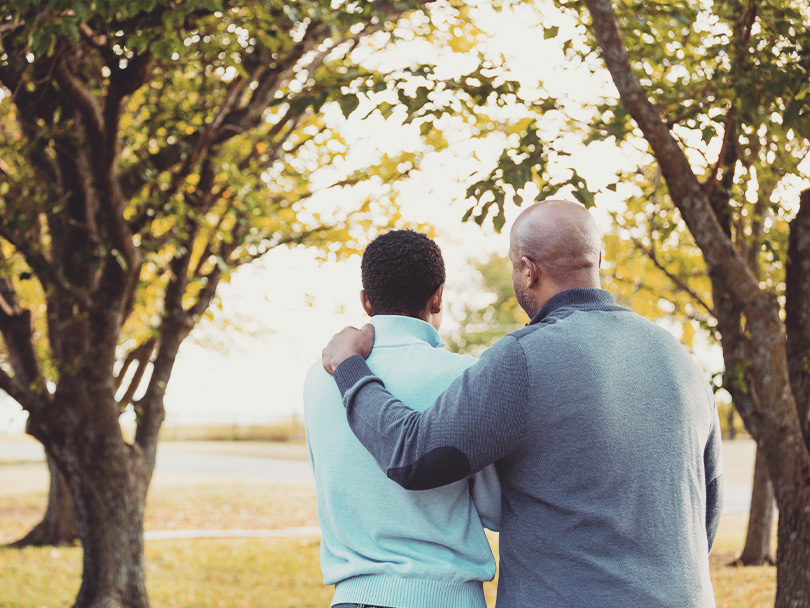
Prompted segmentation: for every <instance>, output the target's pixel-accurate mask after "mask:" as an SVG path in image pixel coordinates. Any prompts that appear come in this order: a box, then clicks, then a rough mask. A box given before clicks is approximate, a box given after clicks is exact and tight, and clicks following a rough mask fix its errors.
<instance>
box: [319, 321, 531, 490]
mask: <svg viewBox="0 0 810 608" xmlns="http://www.w3.org/2000/svg"><path fill="white" fill-rule="evenodd" d="M355 331H357V330H355ZM350 339H357V334H352V336H351V337H350ZM330 346H334V343H330ZM328 348H329V347H328ZM341 348H342V347H340V344H338V345H337V350H341ZM324 352H325V354H326V351H324ZM342 352H343V353H344V354H345V353H346V351H345V349H344V350H343V351H342ZM325 366H326V363H325ZM334 375H335V380H336V381H337V384H338V387H339V388H340V391H341V393H342V394H343V403H344V405H345V406H346V415H347V418H348V420H349V426H350V427H351V429H352V431H353V432H354V434H355V435H356V436H357V438H358V439H359V440H360V442H361V443H362V444H363V445H364V446H365V447H366V449H368V450H369V452H371V454H372V456H374V458H375V459H376V461H377V464H378V465H379V466H380V468H381V469H382V470H383V471H384V472H385V473H386V475H388V477H389V478H390V479H393V480H394V481H396V482H397V483H398V484H400V485H401V486H402V487H404V488H407V489H411V490H425V489H429V488H435V487H438V486H442V485H446V484H448V483H452V482H454V481H458V480H460V479H464V478H465V477H467V476H469V475H470V474H471V473H475V472H477V471H480V470H481V469H483V468H484V467H485V466H487V465H488V464H491V463H493V462H495V461H496V460H498V459H500V458H503V457H504V456H506V455H508V454H509V453H511V452H512V451H514V450H515V449H516V448H517V447H518V446H519V445H520V442H521V440H522V438H523V434H524V432H525V430H526V429H525V424H524V420H525V416H526V410H527V407H528V395H529V378H528V373H527V369H526V359H525V355H524V354H523V349H522V347H521V346H520V343H519V342H518V341H517V340H516V339H515V338H513V337H511V336H507V337H505V338H502V339H501V340H499V341H498V342H497V343H496V344H494V345H493V346H491V347H490V348H489V349H487V351H486V352H485V353H484V355H483V356H482V357H481V360H480V361H479V362H478V363H476V364H475V365H472V366H471V367H469V368H467V370H465V371H464V373H463V374H462V375H461V376H460V377H459V378H458V379H457V380H456V381H455V382H453V384H451V385H450V387H449V388H448V389H447V390H446V391H445V392H444V393H442V394H441V395H440V396H439V398H438V399H437V400H436V402H435V403H434V404H433V405H432V406H431V407H430V408H428V409H427V410H425V411H424V412H421V413H420V412H416V411H414V410H412V409H410V408H409V407H407V406H405V405H404V404H403V403H402V402H401V401H399V400H398V399H396V398H395V397H394V396H393V395H392V394H391V393H389V392H388V391H387V390H386V389H385V386H384V385H383V383H382V381H381V380H380V379H379V378H377V377H376V376H374V375H373V374H372V373H371V371H370V370H369V368H368V366H367V365H366V362H365V360H364V359H363V358H362V357H360V356H352V357H349V358H348V359H345V360H343V362H342V363H340V364H339V365H337V366H336V369H335V374H334Z"/></svg>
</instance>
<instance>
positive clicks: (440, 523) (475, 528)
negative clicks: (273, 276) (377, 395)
mask: <svg viewBox="0 0 810 608" xmlns="http://www.w3.org/2000/svg"><path fill="white" fill-rule="evenodd" d="M371 322H372V323H373V324H374V328H375V332H376V335H375V342H374V352H373V353H372V355H371V357H369V359H368V364H369V366H370V368H371V369H372V370H374V372H375V373H376V374H377V375H378V376H379V377H380V378H382V380H383V381H384V382H385V385H386V386H387V387H389V388H390V389H391V390H392V391H393V392H395V393H396V394H397V395H398V396H399V397H400V398H401V399H402V401H403V402H404V403H406V404H408V405H409V406H410V407H412V408H414V409H416V410H420V411H421V410H424V409H426V408H427V407H428V406H430V405H431V404H432V403H433V402H434V401H435V400H436V398H437V397H438V396H439V395H440V394H441V393H442V391H444V390H445V389H446V388H447V387H448V386H449V385H450V384H451V383H452V382H453V380H455V379H456V378H457V377H458V376H459V375H460V374H461V373H462V372H463V371H464V370H465V369H466V368H467V367H469V366H470V365H471V364H473V363H475V359H473V358H472V357H467V356H462V355H456V354H453V353H450V352H448V351H446V350H444V349H442V348H440V346H441V341H440V339H439V335H438V333H437V332H436V330H435V329H434V328H433V327H432V326H431V325H429V324H428V323H425V322H424V321H421V320H419V319H413V318H410V317H401V316H387V315H379V316H375V317H373V318H372V320H371ZM304 408H305V419H306V428H307V441H308V443H309V449H310V457H311V459H312V467H313V471H314V473H315V484H316V489H317V495H318V520H319V522H320V526H321V533H322V537H321V568H322V570H323V579H324V583H325V584H327V585H335V594H334V597H333V599H332V604H333V605H334V604H339V603H343V602H346V603H361V604H372V605H378V606H390V607H392V608H485V606H486V604H485V602H484V594H483V589H482V581H488V580H491V579H492V578H493V577H494V575H495V560H494V558H493V556H492V552H491V550H490V548H489V544H488V542H487V538H486V536H485V534H484V530H483V527H482V521H483V522H484V523H485V524H486V525H487V527H489V528H491V529H497V526H498V522H499V520H500V508H501V494H500V485H499V483H498V480H497V477H496V475H495V472H494V469H493V468H492V467H489V468H487V469H485V470H484V471H482V472H481V473H479V474H478V475H476V476H475V477H474V478H472V479H471V480H469V481H468V480H467V479H463V480H461V481H457V482H455V483H453V484H450V485H448V486H445V487H442V488H436V489H432V490H425V491H419V492H412V491H408V490H404V489H402V488H401V487H400V486H399V485H398V484H397V483H395V482H394V481H391V480H390V479H388V478H387V477H386V475H385V474H384V473H383V472H382V471H380V468H379V467H378V466H377V463H376V462H375V461H374V458H372V456H371V455H370V454H369V453H368V452H367V451H366V449H365V448H364V447H363V446H362V445H361V444H360V442H359V441H358V440H357V439H356V438H355V436H354V434H352V432H351V430H350V429H349V425H348V424H347V422H346V414H345V410H344V409H343V403H342V400H341V395H340V392H339V391H338V388H337V386H336V385H335V382H334V380H333V379H332V377H331V376H329V375H328V374H327V373H326V372H325V371H324V370H323V367H322V366H321V363H320V362H318V363H316V364H315V365H313V367H312V369H311V370H310V371H309V375H308V376H307V379H306V384H305V386H304Z"/></svg>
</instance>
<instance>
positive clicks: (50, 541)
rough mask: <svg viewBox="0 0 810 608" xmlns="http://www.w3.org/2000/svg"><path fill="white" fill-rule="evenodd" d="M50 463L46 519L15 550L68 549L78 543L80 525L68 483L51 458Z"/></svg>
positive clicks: (14, 544) (19, 541)
mask: <svg viewBox="0 0 810 608" xmlns="http://www.w3.org/2000/svg"><path fill="white" fill-rule="evenodd" d="M46 454H47V452H46ZM47 460H48V472H49V473H50V478H51V482H50V488H49V490H48V508H47V510H46V511H45V516H44V517H43V518H42V521H41V522H39V523H38V524H37V525H36V526H34V528H33V530H31V531H30V532H29V533H28V534H26V535H25V536H24V537H23V538H21V539H20V540H18V541H17V542H15V543H13V544H12V545H11V546H12V547H17V548H19V547H29V546H45V545H51V546H66V545H72V544H73V543H74V542H75V541H77V540H78V539H79V523H78V521H77V520H76V510H75V509H74V508H73V499H72V498H71V497H70V490H69V488H68V485H67V482H66V481H65V478H64V476H63V475H62V474H61V473H60V472H59V469H58V468H57V466H56V463H55V462H54V461H53V458H51V456H50V455H47Z"/></svg>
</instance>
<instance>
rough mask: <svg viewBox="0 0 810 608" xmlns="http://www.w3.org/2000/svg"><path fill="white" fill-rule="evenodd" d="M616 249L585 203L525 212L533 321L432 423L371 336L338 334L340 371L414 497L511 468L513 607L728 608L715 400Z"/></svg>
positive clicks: (507, 593) (521, 278) (518, 244)
mask: <svg viewBox="0 0 810 608" xmlns="http://www.w3.org/2000/svg"><path fill="white" fill-rule="evenodd" d="M599 252H600V247H599V235H598V231H597V228H596V225H595V223H594V221H593V219H592V218H591V216H590V214H589V213H588V212H587V210H586V209H585V208H584V207H582V206H581V205H578V204H576V203H572V202H568V201H546V202H542V203H538V204H535V205H533V206H532V207H530V208H529V209H527V210H526V211H524V212H523V213H522V214H521V215H520V217H519V218H518V219H517V221H516V222H515V225H514V226H513V228H512V232H511V239H510V251H509V257H510V259H511V261H512V269H513V272H512V279H513V283H514V287H515V293H516V294H517V297H518V301H519V302H520V305H521V306H522V307H523V308H524V310H526V312H527V313H528V314H529V316H530V317H531V318H532V320H531V323H530V324H529V325H528V326H527V327H526V328H524V329H521V330H519V331H517V332H514V333H512V334H509V335H508V336H506V337H504V338H502V339H501V340H499V341H498V342H497V343H495V344H494V345H493V346H491V347H490V348H489V349H488V350H487V351H486V352H485V353H484V355H483V356H482V357H481V360H480V361H479V362H478V363H477V364H475V365H474V366H472V367H470V368H468V369H467V370H466V371H465V372H464V374H463V375H462V377H461V378H459V379H458V380H457V381H456V382H454V383H453V384H452V385H451V386H450V388H449V389H448V390H447V391H445V392H444V393H443V394H442V395H441V396H440V397H439V398H438V400H437V401H436V403H435V404H434V405H433V406H432V407H430V408H429V409H427V410H425V411H423V412H422V413H419V412H415V411H412V410H410V409H409V408H407V407H406V406H405V405H403V404H402V403H401V402H400V401H398V400H397V399H396V398H395V397H394V396H392V394H391V393H394V394H396V390H392V391H391V393H389V392H388V391H387V390H386V387H384V386H383V385H382V383H381V382H380V381H379V379H378V378H376V377H375V376H374V375H373V373H372V372H371V371H369V369H368V368H367V367H366V365H365V363H364V361H363V359H362V357H359V356H355V355H358V354H368V351H370V350H371V345H372V343H373V329H372V328H370V327H369V326H365V327H364V328H363V329H362V330H354V329H352V328H347V329H346V330H344V331H343V332H341V334H339V335H338V336H336V337H335V338H333V341H332V342H331V343H330V344H329V346H328V347H327V348H326V350H325V351H324V359H323V361H324V365H325V366H326V369H327V370H332V371H334V375H335V380H336V381H337V384H338V386H339V387H340V390H341V392H342V393H343V394H344V403H345V405H346V409H347V415H348V420H349V424H350V426H351V427H352V430H353V431H354V432H355V434H356V435H357V436H358V437H359V438H360V440H361V441H362V443H363V444H364V445H365V446H366V447H367V448H368V449H369V450H370V451H371V453H372V454H373V455H374V456H375V458H376V460H377V462H378V463H379V465H380V466H381V468H382V469H383V470H384V471H386V472H387V474H388V476H389V477H390V478H391V479H394V480H396V481H398V482H399V483H400V484H402V485H403V486H404V487H434V486H440V485H442V484H444V483H449V482H452V481H454V480H456V479H461V478H464V477H465V476H466V475H469V474H471V473H473V472H475V471H477V470H480V469H481V468H482V467H485V466H487V465H489V464H490V463H493V462H494V463H496V464H497V470H498V474H499V477H500V480H501V484H502V491H503V515H502V524H501V534H500V557H501V561H500V577H499V583H498V601H497V605H498V608H526V607H532V606H554V607H561V606H574V607H578V608H581V607H583V606H594V607H600V608H601V607H603V606H628V607H633V608H636V607H643V608H655V607H679V608H682V607H689V608H694V607H708V606H714V597H713V592H712V585H711V581H710V579H709V563H708V553H709V549H710V547H711V545H712V542H713V541H714V536H715V533H716V530H717V524H718V520H719V516H720V512H721V483H722V479H721V473H720V429H719V422H718V418H717V411H716V408H715V405H714V399H713V395H712V391H711V389H710V387H709V385H708V383H707V382H706V380H705V378H704V377H703V374H702V373H701V371H700V370H699V369H698V367H697V366H696V365H695V364H694V362H693V361H692V360H691V358H690V357H689V355H688V354H687V353H686V351H685V350H684V349H683V348H682V347H681V345H680V344H679V343H678V342H677V341H676V340H675V339H674V338H673V337H672V336H671V335H670V334H668V333H667V332H666V331H664V330H663V329H661V328H659V327H657V326H656V325H654V324H653V323H651V322H649V321H647V320H645V319H643V318H641V317H640V316H638V315H636V314H635V313H633V312H632V311H630V310H628V309H626V308H622V307H620V306H618V305H617V304H616V303H615V301H614V300H613V298H612V297H611V295H610V294H609V293H608V292H606V291H603V290H601V289H600V281H599V263H600V261H601V260H600V253H599ZM335 368H337V369H335ZM389 388H391V387H389Z"/></svg>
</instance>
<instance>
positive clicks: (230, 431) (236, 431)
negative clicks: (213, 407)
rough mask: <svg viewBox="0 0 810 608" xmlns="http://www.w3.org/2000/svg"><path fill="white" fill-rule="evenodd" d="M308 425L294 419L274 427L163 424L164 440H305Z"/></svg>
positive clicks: (273, 424) (275, 424)
mask: <svg viewBox="0 0 810 608" xmlns="http://www.w3.org/2000/svg"><path fill="white" fill-rule="evenodd" d="M304 437H305V432H304V423H303V421H302V420H301V419H300V418H295V417H291V418H289V419H283V420H280V421H279V422H276V423H272V424H208V425H195V426H172V425H165V424H164V425H163V426H162V427H161V429H160V438H161V440H163V441H274V442H281V441H303V440H304Z"/></svg>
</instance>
